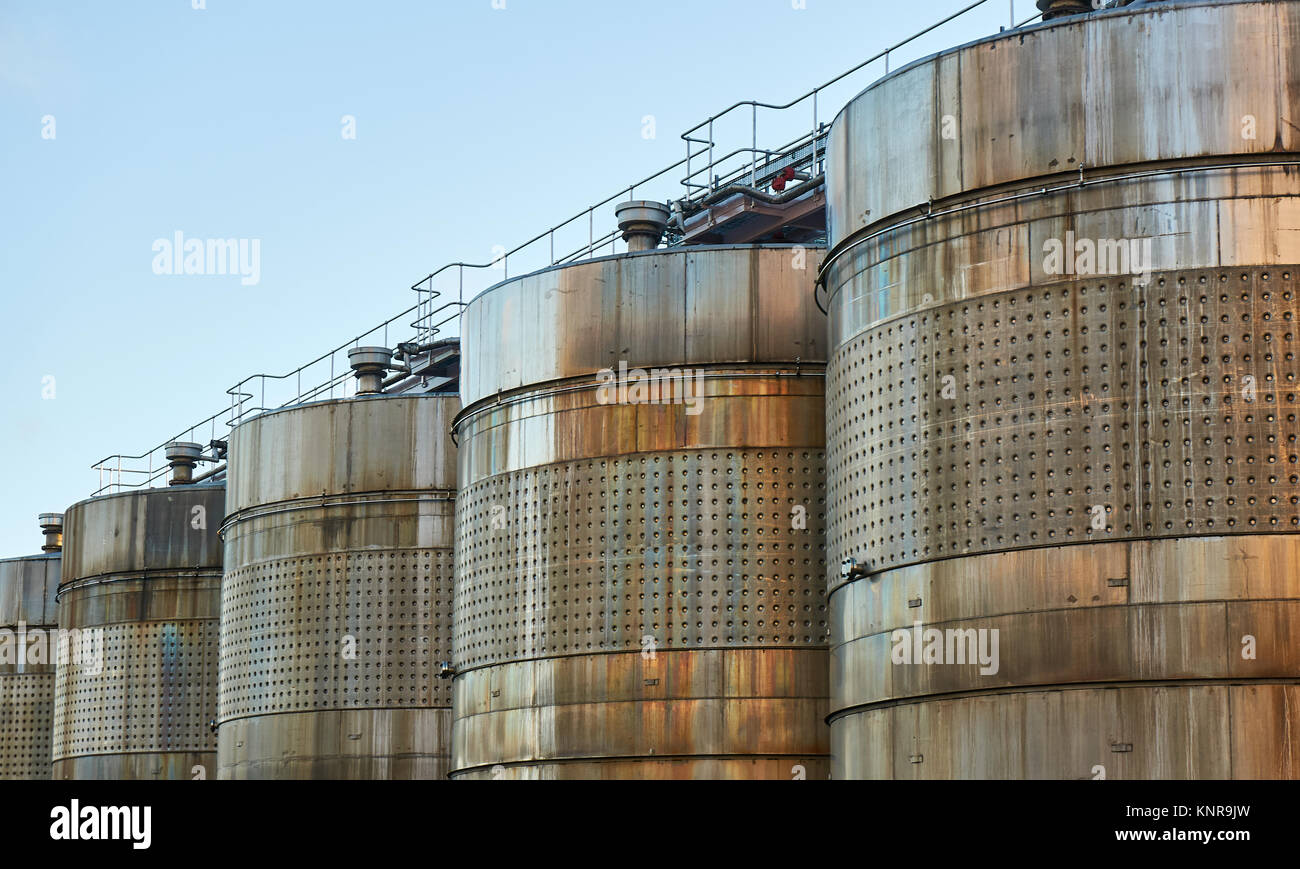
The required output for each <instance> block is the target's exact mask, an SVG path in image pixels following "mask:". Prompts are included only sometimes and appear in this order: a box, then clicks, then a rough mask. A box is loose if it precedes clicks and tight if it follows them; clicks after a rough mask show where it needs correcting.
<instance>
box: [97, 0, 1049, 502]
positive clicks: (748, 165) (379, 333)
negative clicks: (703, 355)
mask: <svg viewBox="0 0 1300 869" xmlns="http://www.w3.org/2000/svg"><path fill="white" fill-rule="evenodd" d="M997 2H1000V0H976V2H972V3H970V4H968V5H967V6H965V7H963V8H962V9H960V10H958V11H957V12H954V13H953V14H951V15H949V16H947V17H946V18H943V19H942V20H940V21H938V22H936V23H934V24H932V25H930V26H929V27H927V28H925V29H924V30H921V31H919V32H917V33H914V34H912V35H911V36H909V37H908V38H906V39H904V40H902V41H901V42H898V43H896V44H895V45H892V46H890V47H889V48H886V49H885V50H884V51H881V52H879V53H878V54H875V55H873V56H872V57H870V58H868V59H867V60H864V61H863V62H862V63H860V64H858V65H857V66H855V67H853V68H852V69H850V70H848V71H846V72H844V73H841V74H840V75H838V76H836V77H835V78H833V79H831V80H830V81H827V82H824V83H823V84H821V85H818V86H817V87H815V88H813V89H812V90H810V91H808V92H807V93H805V94H803V95H802V96H800V97H797V98H796V99H794V100H791V101H790V102H788V103H784V104H775V103H764V102H759V101H755V100H746V101H742V102H738V103H736V104H735V105H732V106H730V107H728V108H727V109H725V110H723V111H722V112H720V113H718V114H716V115H713V116H711V117H710V118H708V119H707V120H705V121H702V122H701V123H699V124H697V125H695V126H694V127H692V128H691V129H689V130H687V131H686V132H685V133H683V134H682V136H681V138H682V139H683V140H684V141H685V143H686V156H685V157H683V158H682V159H681V160H678V161H677V162H675V163H673V164H672V165H670V166H666V167H665V168H663V169H661V170H659V171H658V172H655V173H653V174H651V175H647V176H646V177H645V178H642V179H641V180H639V181H637V182H635V183H633V184H630V185H628V186H627V187H621V188H619V190H618V191H617V192H616V193H614V194H613V195H612V196H608V197H606V198H605V199H602V200H600V201H599V202H597V203H595V204H593V205H591V206H588V207H587V208H585V209H583V210H582V211H580V212H578V213H577V214H575V215H573V216H572V217H570V218H568V219H567V220H564V221H561V222H560V223H557V224H555V225H553V226H551V227H550V228H548V229H546V230H545V231H543V232H541V233H540V234H538V235H536V236H534V237H532V238H530V239H528V240H527V241H525V242H524V243H522V244H520V245H518V246H517V247H515V248H513V249H510V250H505V249H497V250H495V251H493V253H492V256H491V259H490V261H489V262H486V263H468V262H453V263H448V264H447V265H445V266H442V267H441V268H439V269H437V270H435V271H433V272H431V273H430V274H428V275H427V276H425V277H424V278H422V279H420V280H419V281H416V282H415V283H414V284H412V286H411V290H412V291H414V292H415V293H416V294H417V302H416V304H414V305H412V306H411V307H409V308H407V309H406V310H405V311H402V312H401V313H399V314H397V315H396V316H393V317H390V318H388V319H387V320H385V321H384V322H382V323H380V324H379V325H378V326H376V327H375V328H373V329H371V330H369V331H367V332H364V333H362V334H360V335H358V336H356V337H354V338H353V339H351V340H350V341H348V342H346V343H344V344H342V345H340V346H339V347H336V348H335V349H334V350H331V351H330V352H328V353H326V354H324V355H322V356H319V357H317V358H316V359H313V360H312V361H311V362H308V363H306V364H305V365H302V366H299V367H298V368H295V369H294V370H293V371H290V372H288V373H287V374H267V373H259V374H253V375H250V376H249V377H246V378H244V379H243V380H241V381H240V382H239V383H237V384H236V385H234V386H232V387H231V388H230V389H228V390H226V393H227V395H228V396H230V404H229V406H228V407H226V408H225V409H223V410H222V411H220V412H219V413H217V414H214V415H213V416H211V417H209V418H208V419H206V420H204V421H203V422H200V423H198V424H197V425H195V426H194V427H192V428H190V429H189V430H188V432H189V434H190V439H192V437H193V435H194V433H195V432H196V431H197V430H198V429H201V428H202V427H203V426H205V425H211V427H212V429H213V439H214V440H215V439H216V428H217V423H218V421H219V420H220V421H221V424H222V425H224V426H226V427H228V428H233V427H234V426H237V425H239V424H240V423H241V422H243V421H245V420H246V419H248V418H250V417H251V416H253V415H255V414H260V413H264V412H266V411H269V410H278V409H280V408H284V407H290V406H292V405H295V404H302V403H305V402H309V401H319V400H324V399H333V398H349V397H351V396H353V395H355V394H356V386H355V382H354V379H353V377H352V371H351V367H350V365H349V364H348V361H347V358H346V352H347V350H349V349H351V348H352V347H360V346H365V344H364V343H363V342H371V340H372V339H377V340H374V342H373V343H376V344H382V345H383V346H385V347H391V346H393V345H392V344H391V343H390V335H389V330H390V327H395V326H396V324H398V321H400V320H402V319H404V318H406V317H408V316H410V315H411V314H413V313H414V314H415V319H414V320H412V321H410V322H409V323H407V324H406V326H407V328H409V329H411V330H413V333H414V338H413V341H412V343H414V344H417V345H419V346H421V347H426V346H428V345H430V344H432V343H434V342H435V341H437V340H439V338H440V336H441V335H442V334H443V332H444V331H447V332H448V333H449V334H450V333H451V332H452V329H453V326H454V327H455V334H456V335H459V320H460V315H461V312H462V311H463V310H464V308H465V306H466V304H467V303H466V301H465V300H466V299H467V298H473V296H474V295H477V294H478V293H479V292H481V291H482V290H485V289H487V288H488V287H490V286H492V285H494V284H496V283H500V282H501V281H503V280H507V279H508V278H509V277H510V275H511V274H512V265H513V273H514V274H516V275H519V274H525V273H527V272H530V271H536V270H539V269H543V268H549V267H552V266H557V265H564V264H567V263H573V262H579V261H581V260H583V259H587V258H591V257H594V256H597V255H603V254H604V253H606V252H607V253H609V254H616V253H618V252H619V251H618V243H619V240H620V238H621V232H620V231H619V230H618V229H617V228H614V229H612V230H609V231H607V232H602V233H601V234H599V235H597V227H598V226H600V227H607V226H615V227H617V221H616V219H615V218H614V207H615V206H617V205H618V204H620V203H622V202H625V201H628V200H632V199H637V198H638V196H637V191H638V190H641V191H642V195H641V197H640V198H643V199H656V200H657V201H662V202H670V203H672V205H673V209H674V215H673V222H672V223H671V224H670V226H669V229H668V239H667V243H668V244H669V245H670V246H671V245H674V244H676V243H679V242H680V240H681V238H682V233H683V232H684V221H685V218H686V217H687V216H689V215H690V214H691V213H693V212H695V211H698V210H700V209H701V208H702V207H703V203H705V200H707V199H708V198H709V197H711V196H715V195H716V194H717V193H718V192H719V191H722V190H726V189H728V188H730V187H740V186H747V187H749V188H752V189H761V188H762V187H764V186H766V185H768V184H770V183H771V182H772V180H773V179H774V177H775V176H776V175H777V174H780V173H782V172H784V171H785V170H786V169H787V168H793V169H795V170H796V172H798V171H800V170H802V171H803V172H804V175H805V176H806V177H808V178H810V179H813V180H815V179H817V178H820V177H822V176H824V174H825V155H826V144H827V139H828V137H829V130H828V129H827V126H826V124H825V122H824V121H823V119H822V116H821V111H822V105H823V103H824V102H825V101H826V97H825V94H826V92H827V91H828V90H830V89H832V88H835V87H837V86H841V85H847V84H848V83H849V82H850V81H851V80H852V79H854V78H855V77H857V76H859V74H861V73H863V72H864V71H865V70H868V69H869V68H870V67H872V65H873V64H879V63H881V62H882V61H883V65H884V70H883V71H884V73H885V74H888V73H889V71H890V63H891V60H892V59H893V58H894V57H895V56H896V55H897V54H898V53H899V52H900V51H902V50H904V49H906V48H908V47H911V46H913V45H914V44H915V43H916V42H917V41H918V40H920V39H921V38H923V37H925V36H927V35H928V34H931V33H933V32H934V31H936V30H938V29H939V28H941V27H943V26H944V25H947V24H949V23H951V22H954V21H957V20H958V19H962V18H964V17H965V16H967V15H968V14H969V13H971V12H972V11H974V10H976V9H979V8H981V7H985V6H988V5H989V4H992V3H997ZM1001 2H1006V3H1007V5H1008V9H1009V12H1010V15H1009V17H1008V19H1006V20H1007V21H1008V23H1009V24H1010V26H1011V27H1012V28H1013V29H1014V28H1017V27H1023V26H1024V25H1026V24H1029V23H1031V22H1033V21H1034V20H1036V19H1037V18H1039V17H1041V13H1037V14H1035V15H1033V16H1031V17H1030V18H1027V19H1025V20H1024V21H1020V22H1017V21H1016V17H1015V11H1016V3H1017V0H1001ZM1019 2H1020V3H1021V5H1022V6H1023V5H1024V4H1026V3H1028V4H1032V3H1033V0H1019ZM1004 29H1005V28H1004ZM915 59H919V58H911V60H915ZM909 62H910V60H909ZM846 101H847V100H846ZM801 106H802V107H804V109H806V110H809V111H810V113H811V120H812V124H811V126H810V127H805V128H804V131H802V132H798V131H795V130H793V129H788V128H787V129H786V134H787V135H786V138H787V141H786V142H785V143H784V144H780V145H775V146H772V147H766V148H765V147H760V146H759V122H760V119H763V120H764V122H765V124H766V123H767V120H766V119H767V117H768V116H769V115H776V116H777V117H779V118H784V117H788V116H789V113H792V112H793V111H794V110H796V109H799V107H801ZM746 109H748V111H749V117H748V120H749V125H748V138H747V140H746V141H745V142H742V143H740V144H739V145H737V146H736V147H732V148H731V149H730V150H728V151H727V152H726V153H725V154H722V155H719V152H720V151H721V150H722V148H721V147H720V146H719V144H718V141H717V135H718V132H719V127H720V126H721V125H722V124H723V122H724V121H725V120H727V119H729V118H731V117H733V116H735V115H736V114H737V113H743V112H744V111H745V110H746ZM760 110H761V111H763V112H766V113H769V115H764V116H762V117H760V114H759V113H760ZM765 129H766V126H765ZM778 129H780V128H778ZM702 131H704V132H706V133H707V138H700V137H699V136H698V135H697V134H699V133H701V132H702ZM790 136H793V138H790ZM773 137H774V138H778V139H779V138H780V137H781V134H780V133H779V132H778V133H774V134H773ZM693 146H699V147H698V149H696V148H694V147H693ZM706 156H707V159H706V160H705V162H704V163H703V164H699V163H698V161H699V160H700V159H701V158H704V157H706ZM682 167H685V168H686V175H685V176H684V177H678V178H676V179H674V178H673V176H674V175H675V173H677V172H678V171H679V170H680V169H681V168H682ZM700 176H704V180H703V181H701V180H699V179H700ZM647 191H650V192H649V193H647ZM512 261H513V262H512ZM521 261H522V265H521ZM453 296H454V298H455V301H454V302H453V301H446V302H442V303H441V304H439V301H440V300H442V299H450V298H451V297H453ZM317 378H321V379H317ZM304 380H306V381H307V385H306V386H304V385H303V383H304ZM249 390H252V391H249ZM268 395H269V397H268ZM222 417H226V418H225V419H224V420H222V419H221V418H222ZM184 435H185V433H181V434H180V435H178V436H177V437H175V438H169V439H168V440H167V441H164V442H163V443H162V444H160V445H159V446H157V447H155V448H154V449H152V450H150V451H148V452H146V453H144V454H143V455H139V456H127V455H115V456H109V457H107V458H105V459H102V460H100V461H99V462H96V463H95V465H93V466H92V469H94V470H98V471H99V472H100V488H99V489H98V490H97V491H96V492H95V494H96V495H99V494H103V493H105V492H108V491H116V490H120V489H127V488H140V487H144V486H148V485H151V484H153V483H155V482H157V481H158V480H160V479H161V478H163V477H165V476H166V474H167V473H168V470H169V468H168V465H167V462H166V460H165V457H164V456H163V451H164V449H165V447H166V445H167V444H168V443H171V442H172V441H175V440H181V439H185V437H184ZM105 476H107V477H108V480H109V482H108V483H105V482H104V478H105ZM126 478H140V479H139V482H124V481H123V480H124V479H126Z"/></svg>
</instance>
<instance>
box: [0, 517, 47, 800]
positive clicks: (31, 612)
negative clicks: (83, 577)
mask: <svg viewBox="0 0 1300 869" xmlns="http://www.w3.org/2000/svg"><path fill="white" fill-rule="evenodd" d="M62 527H63V516H62V515H61V514H57V513H45V514H42V515H41V528H42V530H43V531H45V532H46V543H45V546H44V547H43V549H44V552H43V553H42V554H41V555H32V556H29V557H27V558H6V559H4V560H0V780H18V779H28V780H31V779H48V778H49V777H50V730H51V726H52V723H53V719H54V668H55V662H56V661H57V659H58V649H59V646H58V621H57V618H56V611H57V600H56V594H57V592H58V587H59V568H60V566H61V564H62V557H61V555H60V551H61V550H62Z"/></svg>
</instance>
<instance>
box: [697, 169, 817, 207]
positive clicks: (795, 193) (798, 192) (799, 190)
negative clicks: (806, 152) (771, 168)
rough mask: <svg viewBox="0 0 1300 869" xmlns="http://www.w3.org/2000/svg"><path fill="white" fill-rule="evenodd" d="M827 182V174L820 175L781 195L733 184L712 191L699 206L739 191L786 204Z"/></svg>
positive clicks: (771, 202)
mask: <svg viewBox="0 0 1300 869" xmlns="http://www.w3.org/2000/svg"><path fill="white" fill-rule="evenodd" d="M825 183H826V176H825V175H819V176H817V177H816V178H813V179H812V180H811V181H806V182H804V183H803V184H800V185H799V186H798V187H791V188H790V189H789V190H787V191H785V192H784V193H782V194H780V195H779V196H774V195H772V194H771V193H768V192H766V191H764V190H758V189H756V188H754V187H750V186H749V185H747V184H733V185H731V186H730V187H726V188H723V189H722V190H719V191H718V192H716V193H710V194H709V195H708V196H706V197H704V198H703V199H702V200H700V203H699V206H698V207H699V208H708V207H709V206H710V205H713V204H714V203H717V202H721V201H722V200H724V199H727V198H729V197H732V196H735V195H736V194H737V193H743V194H745V195H746V196H748V197H750V198H751V199H757V200H758V201H760V202H765V203H767V204H768V205H785V204H786V203H787V202H791V201H793V200H795V199H798V198H799V197H800V196H803V195H804V194H805V193H809V192H811V191H813V190H816V189H817V188H818V187H821V186H823V185H824V184H825Z"/></svg>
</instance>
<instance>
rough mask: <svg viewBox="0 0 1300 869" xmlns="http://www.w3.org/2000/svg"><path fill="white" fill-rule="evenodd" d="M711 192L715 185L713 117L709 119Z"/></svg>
mask: <svg viewBox="0 0 1300 869" xmlns="http://www.w3.org/2000/svg"><path fill="white" fill-rule="evenodd" d="M708 172H709V192H710V193H712V192H713V190H714V187H713V119H712V118H710V119H709V169H708Z"/></svg>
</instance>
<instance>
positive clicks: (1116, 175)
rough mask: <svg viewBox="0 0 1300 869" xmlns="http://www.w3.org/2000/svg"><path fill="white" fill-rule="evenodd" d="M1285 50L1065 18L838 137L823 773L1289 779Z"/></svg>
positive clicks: (862, 117)
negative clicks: (827, 764)
mask: <svg viewBox="0 0 1300 869" xmlns="http://www.w3.org/2000/svg"><path fill="white" fill-rule="evenodd" d="M1298 41H1300V3H1296V2H1239V3H1214V4H1209V3H1172V2H1171V3H1162V4H1157V5H1151V6H1143V7H1136V8H1133V9H1131V10H1119V11H1115V12H1107V13H1101V14H1096V15H1087V16H1082V17H1075V18H1065V19H1061V20H1059V21H1054V22H1052V23H1049V24H1045V25H1041V26H1037V27H1033V28H1029V29H1025V30H1023V31H1020V32H1015V33H1008V34H1003V35H1001V36H998V37H995V38H991V39H987V40H983V41H981V42H977V43H974V44H971V45H967V46H964V47H961V48H957V49H954V50H951V51H947V52H944V53H942V54H940V55H937V56H935V57H931V58H929V59H926V60H922V61H920V62H917V63H915V64H913V65H911V66H910V67H907V68H905V69H903V70H900V71H899V72H897V73H895V74H893V75H891V76H889V77H888V78H886V79H884V80H882V81H880V82H878V83H877V84H875V85H874V86H872V87H871V88H870V89H868V90H867V91H866V92H864V93H863V94H862V95H861V96H859V97H858V98H856V99H855V100H854V101H853V102H852V103H851V104H850V105H849V106H848V107H847V108H846V109H845V110H844V112H843V113H842V114H841V116H840V117H839V118H838V119H837V121H836V123H835V126H834V129H833V133H832V143H831V147H830V153H829V161H830V162H829V166H830V168H829V192H828V198H829V202H830V224H831V226H830V233H831V244H832V250H831V254H830V256H829V257H828V260H827V266H826V269H825V271H824V277H825V283H826V290H827V293H828V296H829V308H830V329H831V339H830V344H831V356H830V362H829V366H828V374H827V404H828V410H827V433H828V434H827V440H828V443H827V451H828V489H829V509H828V512H829V520H828V532H827V533H828V549H829V557H830V559H831V560H832V561H833V562H835V563H837V564H838V565H839V568H838V569H837V571H836V575H835V576H834V578H833V580H832V591H831V599H830V606H831V624H832V652H831V660H832V676H831V688H832V711H831V731H832V757H833V774H834V776H835V777H843V778H1003V777H1006V778H1066V779H1069V778H1276V777H1287V778H1294V777H1297V776H1300V686H1298V685H1297V681H1298V680H1297V677H1298V676H1300V647H1297V645H1296V643H1295V641H1294V637H1295V631H1296V630H1297V628H1298V627H1300V600H1298V599H1300V571H1298V569H1297V567H1296V565H1297V564H1300V536H1297V535H1296V532H1297V531H1298V530H1300V507H1298V506H1297V504H1298V501H1300V476H1298V474H1300V463H1298V455H1300V445H1298V444H1297V435H1298V433H1300V425H1297V420H1296V414H1297V410H1298V408H1297V400H1296V396H1297V392H1300V385H1298V384H1297V376H1298V375H1300V365H1297V361H1296V352H1297V346H1298V343H1300V342H1297V339H1296V328H1297V319H1298V317H1300V303H1298V302H1297V295H1296V294H1297V291H1300V169H1298V168H1297V166H1296V165H1295V159H1296V153H1295V152H1296V151H1297V150H1300V127H1297V126H1296V124H1295V119H1296V118H1300V54H1297V52H1296V45H1297V42H1298ZM972 661H974V663H972Z"/></svg>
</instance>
